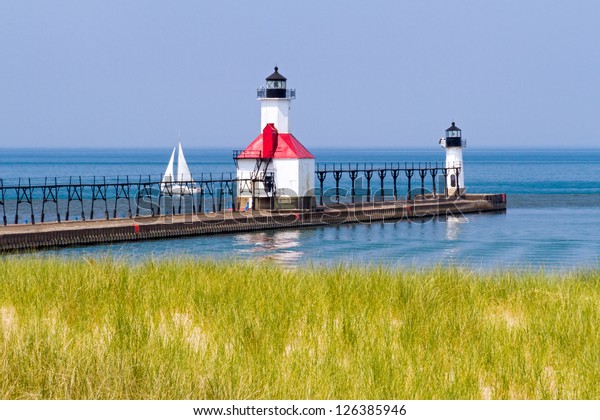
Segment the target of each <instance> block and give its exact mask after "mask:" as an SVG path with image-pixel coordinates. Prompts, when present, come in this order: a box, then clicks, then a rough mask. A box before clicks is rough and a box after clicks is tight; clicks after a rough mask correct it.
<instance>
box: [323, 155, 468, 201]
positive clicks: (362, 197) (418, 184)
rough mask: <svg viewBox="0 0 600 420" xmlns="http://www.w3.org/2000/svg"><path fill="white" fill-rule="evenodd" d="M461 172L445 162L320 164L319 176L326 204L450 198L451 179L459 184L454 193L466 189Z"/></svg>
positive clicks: (456, 185)
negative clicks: (449, 182) (461, 183)
mask: <svg viewBox="0 0 600 420" xmlns="http://www.w3.org/2000/svg"><path fill="white" fill-rule="evenodd" d="M460 171H461V168H460V167H456V168H447V167H446V166H445V165H444V164H443V163H441V162H417V163H415V162H410V163H409V162H390V163H387V162H386V163H381V164H375V163H325V164H318V165H317V168H316V171H315V174H316V176H317V181H318V183H319V188H318V191H319V194H318V197H319V204H321V205H323V204H324V199H325V200H327V201H329V202H333V203H340V202H343V201H350V202H351V203H355V202H356V201H357V200H359V201H362V202H365V201H366V202H372V201H386V200H393V201H398V200H404V199H406V200H413V199H415V198H425V197H426V196H432V197H440V196H443V197H448V189H447V188H446V186H447V185H448V180H449V178H450V180H451V183H452V182H453V183H454V184H455V189H454V191H455V192H454V194H459V191H460V190H461V188H463V186H460V185H458V179H459V177H458V175H459V174H460ZM390 183H391V185H390ZM453 188H454V186H453Z"/></svg>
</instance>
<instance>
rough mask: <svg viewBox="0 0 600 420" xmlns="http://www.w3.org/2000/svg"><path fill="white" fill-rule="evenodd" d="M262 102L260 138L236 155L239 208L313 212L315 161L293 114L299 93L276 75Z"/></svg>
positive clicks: (261, 90)
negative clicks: (294, 125)
mask: <svg viewBox="0 0 600 420" xmlns="http://www.w3.org/2000/svg"><path fill="white" fill-rule="evenodd" d="M257 99H258V100H259V101H260V125H261V127H260V129H261V134H259V135H258V137H256V138H255V139H254V141H252V143H250V145H248V147H246V149H244V150H242V151H236V152H234V159H235V162H236V166H237V179H238V182H237V206H238V208H239V209H240V210H243V209H254V210H258V209H310V208H313V207H314V206H315V198H314V189H315V157H314V156H313V155H312V154H311V153H310V152H309V151H308V150H307V149H306V148H305V147H304V146H303V145H302V144H301V143H300V142H299V141H298V139H296V138H295V137H294V135H293V134H292V133H291V132H290V123H289V113H290V105H291V102H292V99H296V91H295V90H294V89H288V88H287V79H286V78H285V77H284V76H283V75H281V74H280V73H279V69H278V68H277V67H275V72H274V73H273V74H271V75H270V76H269V77H267V79H266V88H265V87H261V88H259V89H258V91H257Z"/></svg>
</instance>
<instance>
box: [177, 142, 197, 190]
mask: <svg viewBox="0 0 600 420" xmlns="http://www.w3.org/2000/svg"><path fill="white" fill-rule="evenodd" d="M173 153H175V151H173ZM193 181H194V180H193V179H192V173H191V172H190V168H189V167H188V164H187V162H186V161H185V156H183V149H182V148H181V143H179V155H178V156H177V182H193Z"/></svg>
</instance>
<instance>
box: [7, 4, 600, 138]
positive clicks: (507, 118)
mask: <svg viewBox="0 0 600 420" xmlns="http://www.w3.org/2000/svg"><path fill="white" fill-rule="evenodd" d="M599 21H600V3H599V2H594V1H577V2H573V1H512V0H502V1H500V0H490V1H418V2H417V1H327V2H325V1H312V0H310V1H295V2H273V1H262V0H258V1H218V2H217V1H192V0H185V1H172V2H167V1H160V2H159V1H116V0H115V1H108V0H103V1H96V0H87V1H78V0H72V1H65V0H54V1H41V0H40V1H32V0H18V1H17V0H14V1H8V0H4V1H2V2H0V56H1V57H2V58H1V60H2V61H1V63H0V147H129V148H131V147H133V148H135V147H164V146H165V145H167V146H169V147H170V146H171V145H172V144H173V143H174V142H175V141H176V140H177V137H178V134H179V133H181V137H182V140H183V143H184V144H185V145H186V146H187V147H231V148H241V147H245V146H246V145H247V144H248V143H249V142H250V141H251V140H252V139H253V138H254V137H255V136H256V135H257V134H258V133H259V121H260V119H259V116H260V115H259V103H258V102H257V101H256V88H257V87H258V86H260V85H262V84H264V78H265V77H266V76H268V75H269V74H270V73H271V72H272V70H273V66H274V65H275V64H277V65H278V66H279V68H280V72H281V73H282V74H284V75H285V76H286V77H287V78H288V85H289V86H290V87H293V88H296V89H297V99H296V100H295V101H294V102H293V104H292V111H291V126H292V132H293V133H294V134H295V135H296V137H298V138H299V139H300V140H301V141H302V142H303V143H304V144H305V145H306V146H307V147H309V148H310V147H369V148H374V147H379V148H396V147H398V148H404V147H419V148H423V147H425V148H429V147H430V146H431V145H434V146H437V140H438V139H439V137H441V136H442V135H443V130H444V129H445V128H446V127H448V126H449V124H450V122H451V121H452V120H453V119H454V120H456V122H457V125H459V126H460V127H461V128H462V129H463V134H464V136H465V137H466V138H467V139H468V140H469V146H470V147H530V148H538V147H572V148H576V147H597V146H598V145H599V144H600V141H599V140H597V138H596V136H597V132H598V125H600V118H599V116H600V48H599V40H600V25H599V24H598V22H599ZM167 148H168V147H167Z"/></svg>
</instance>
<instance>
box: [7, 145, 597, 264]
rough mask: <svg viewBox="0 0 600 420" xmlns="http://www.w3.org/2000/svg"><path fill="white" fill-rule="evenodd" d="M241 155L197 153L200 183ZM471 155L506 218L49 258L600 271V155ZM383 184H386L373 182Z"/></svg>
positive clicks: (161, 156) (133, 246) (53, 165)
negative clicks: (499, 196) (501, 196)
mask: <svg viewBox="0 0 600 420" xmlns="http://www.w3.org/2000/svg"><path fill="white" fill-rule="evenodd" d="M313 153H314V154H315V155H316V157H317V163H321V164H324V163H327V164H328V165H331V164H332V163H333V162H336V163H344V164H346V165H347V164H348V163H350V162H373V163H382V162H436V161H437V162H441V161H443V160H444V156H445V155H444V151H443V150H440V149H437V148H432V149H428V150H371V151H365V150H349V151H339V150H326V149H323V150H318V149H317V150H313ZM169 156H170V150H167V149H165V150H157V149H147V150H111V149H108V150H84V149H80V150H3V151H2V153H1V156H0V178H3V179H5V180H6V179H9V178H16V177H33V178H38V177H44V176H72V175H77V176H79V175H81V176H91V175H98V176H102V175H109V176H114V175H117V174H119V175H141V174H143V175H148V174H154V175H159V174H160V173H161V172H162V171H164V168H165V166H166V163H167V161H168V158H169ZM231 156H232V155H231V151H230V150H228V149H222V150H201V149H197V150H194V149H190V150H186V157H187V161H188V164H189V166H190V168H191V170H192V173H194V174H195V177H197V176H198V175H197V174H200V173H209V172H210V173H221V172H225V173H229V172H234V171H235V166H234V164H233V161H232V158H231ZM464 159H465V172H464V173H465V183H466V185H467V188H468V191H469V192H473V193H478V192H482V193H502V192H503V193H506V194H507V195H508V210H507V212H506V213H500V214H498V213H495V214H476V215H467V216H466V217H465V218H450V219H446V218H438V219H434V220H428V221H425V222H418V221H416V222H415V221H413V222H407V221H400V222H396V223H373V224H355V225H344V226H332V227H318V228H306V229H299V230H279V231H265V232H252V233H243V234H229V235H221V236H210V237H208V236H207V237H194V238H180V239H170V240H161V241H149V242H139V243H124V244H114V245H101V246H92V247H75V248H66V249H61V250H50V251H41V252H39V253H38V254H39V255H60V256H69V257H72V256H80V255H91V256H94V257H100V256H103V255H112V256H116V257H123V258H128V259H132V260H138V259H145V258H149V257H153V258H173V257H177V256H181V255H186V256H192V257H194V258H218V259H222V258H227V259H229V258H238V259H251V260H272V261H275V262H278V263H281V264H284V265H286V266H300V265H305V264H323V263H326V264H335V263H338V262H348V263H350V262H361V263H375V264H379V263H382V264H386V265H399V266H417V267H420V266H429V265H432V264H452V265H461V266H469V267H472V268H474V269H489V268H501V267H513V268H515V267H517V268H534V269H536V268H540V267H545V268H549V269H569V268H574V267H599V266H600V150H476V149H465V151H464ZM415 179H416V178H415ZM413 182H414V181H413ZM378 183H379V179H378V178H377V177H376V176H375V177H374V178H373V185H374V186H376V185H378ZM399 184H400V183H399ZM332 185H333V180H332V179H327V180H326V185H325V187H326V188H325V189H327V188H331V187H332ZM362 185H363V186H364V184H362ZM413 185H414V184H413ZM348 186H349V182H348V181H343V182H342V187H348ZM386 188H387V186H386ZM402 188H404V186H402V187H401V193H405V192H406V191H405V190H402ZM387 194H389V192H387Z"/></svg>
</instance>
